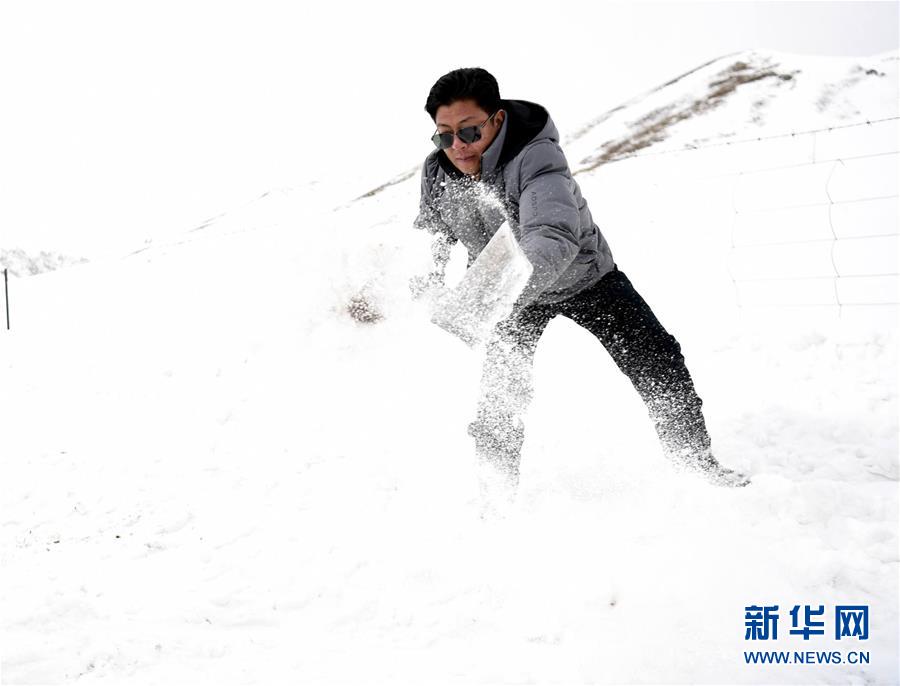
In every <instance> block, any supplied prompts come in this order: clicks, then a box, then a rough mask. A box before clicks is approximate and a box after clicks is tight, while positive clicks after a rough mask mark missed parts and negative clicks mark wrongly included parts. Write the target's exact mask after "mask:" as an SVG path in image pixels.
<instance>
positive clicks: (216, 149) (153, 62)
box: [0, 0, 900, 256]
mask: <svg viewBox="0 0 900 686" xmlns="http://www.w3.org/2000/svg"><path fill="white" fill-rule="evenodd" d="M898 21H900V19H898V3H897V2H834V3H823V2H712V3H709V2H707V3H682V2H666V3H649V2H647V3H643V2H629V3H599V2H567V1H565V0H556V1H554V2H552V3H548V2H545V1H544V2H528V1H524V2H523V1H519V2H498V1H497V0H477V1H475V2H471V3H458V2H454V3H428V4H427V6H426V3H421V2H419V3H399V2H396V3H388V2H380V3H369V4H363V3H359V4H357V3H348V2H340V1H333V2H327V3H315V4H307V3H299V2H291V3H288V2H267V1H264V0H255V1H253V2H243V3H236V2H191V1H189V0H182V1H179V2H123V1H121V0H118V1H116V2H78V3H71V2H58V3H47V2H27V1H24V0H23V1H21V2H13V1H11V0H5V1H4V2H3V4H2V6H0V92H2V93H3V102H4V104H3V107H2V108H0V248H10V247H15V246H21V247H24V248H26V249H28V250H40V249H51V250H62V251H65V252H68V253H71V254H80V255H88V256H90V255H92V254H95V253H96V252H97V248H98V246H102V245H106V244H110V243H113V242H115V243H116V244H128V243H140V242H141V241H142V240H143V239H144V238H145V237H149V236H153V235H157V234H158V233H159V232H160V231H162V232H164V233H168V232H171V231H172V230H175V229H187V228H190V227H191V226H193V225H195V224H197V223H199V221H201V220H203V219H205V218H206V217H209V216H211V215H214V214H217V213H219V212H221V211H223V210H226V209H228V208H230V207H234V206H236V205H239V204H242V203H243V202H245V201H249V200H251V199H252V198H254V197H255V196H257V195H259V194H260V193H261V192H263V191H265V190H267V189H269V188H273V187H282V186H291V185H295V184H297V183H299V182H301V181H303V180H304V179H310V178H321V177H324V176H330V175H331V176H333V175H334V174H335V173H339V172H338V171H336V170H340V169H345V168H346V167H347V166H348V165H360V164H362V165H365V166H366V167H367V168H369V169H373V170H375V171H376V172H377V174H381V173H382V172H383V174H384V176H385V177H390V176H393V175H394V174H396V173H398V172H400V171H403V170H404V169H405V168H408V167H410V166H412V165H414V164H417V163H419V162H420V161H421V158H422V157H423V156H424V155H425V154H426V153H427V152H428V151H429V149H430V143H429V142H428V137H429V136H430V135H431V133H432V129H433V126H432V124H431V121H430V120H429V118H428V116H427V115H426V114H425V113H424V110H423V106H424V102H425V97H426V95H427V93H428V90H429V88H430V87H431V84H432V83H433V82H434V81H435V80H436V79H437V77H439V76H440V75H441V74H443V73H445V72H447V71H449V70H450V69H453V68H456V67H460V66H483V67H485V68H487V69H489V70H490V71H492V72H493V73H494V74H495V75H496V76H497V78H498V80H499V82H500V86H501V94H502V95H503V96H504V97H511V98H524V99H529V100H535V101H538V102H541V103H542V104H544V105H546V106H547V107H548V109H549V110H550V112H551V114H552V115H553V117H554V119H555V120H556V122H557V125H558V126H559V128H560V129H561V130H562V131H563V132H565V131H567V130H569V129H572V128H574V127H576V126H577V125H578V124H579V123H581V122H582V121H584V120H586V119H590V118H592V117H594V116H596V115H598V114H600V113H601V112H603V111H605V110H606V109H609V108H611V107H614V106H616V105H617V104H619V103H621V102H622V101H623V100H625V99H627V98H629V97H631V96H633V95H635V94H637V93H640V92H642V91H644V90H647V89H648V88H651V87H654V86H656V85H659V84H660V83H662V82H664V81H666V80H668V79H669V78H671V77H673V76H675V75H677V74H680V73H682V72H684V71H687V70H688V69H692V68H693V67H695V66H697V65H699V64H700V63H702V62H705V61H708V60H710V59H713V58H715V57H718V56H721V55H723V54H726V53H730V52H735V51H739V50H745V49H753V48H770V49H774V50H779V51H784V52H796V53H804V54H822V55H870V54H874V53H879V52H883V51H885V50H888V49H893V48H897V46H898Z"/></svg>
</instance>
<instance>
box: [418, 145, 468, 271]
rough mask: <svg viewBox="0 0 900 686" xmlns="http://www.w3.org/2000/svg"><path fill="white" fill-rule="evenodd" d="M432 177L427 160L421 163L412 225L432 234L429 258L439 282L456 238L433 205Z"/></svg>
mask: <svg viewBox="0 0 900 686" xmlns="http://www.w3.org/2000/svg"><path fill="white" fill-rule="evenodd" d="M433 185H434V179H433V178H431V175H430V174H429V173H428V160H425V163H424V164H423V165H422V182H421V194H420V196H419V214H418V216H417V217H416V219H415V221H413V227H414V228H416V229H419V230H423V231H427V232H428V233H430V234H431V235H432V236H433V239H432V243H431V258H432V260H434V265H435V271H434V272H432V274H433V275H435V276H437V277H438V278H439V280H440V281H441V282H443V278H444V270H445V269H446V267H447V263H448V262H449V261H450V250H451V248H452V247H453V245H454V244H455V243H456V241H457V240H458V239H457V238H456V236H454V235H453V232H452V231H450V227H448V226H447V225H446V224H445V223H444V221H443V220H442V219H441V217H440V214H438V211H437V210H436V209H435V207H434V197H433Z"/></svg>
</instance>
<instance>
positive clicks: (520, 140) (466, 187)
mask: <svg viewBox="0 0 900 686" xmlns="http://www.w3.org/2000/svg"><path fill="white" fill-rule="evenodd" d="M501 108H502V109H504V110H506V113H507V115H506V117H505V118H504V120H503V124H502V125H501V127H500V131H499V132H498V133H497V136H496V138H495V139H494V140H493V141H492V142H491V144H490V146H489V147H488V148H487V149H486V150H485V151H484V154H483V155H482V158H481V180H480V181H474V180H473V179H472V177H470V176H467V175H465V174H463V173H462V172H460V171H459V170H457V169H456V167H454V166H453V163H452V162H451V161H450V160H449V159H448V158H447V156H446V155H445V154H444V152H443V150H434V151H433V152H431V153H430V154H429V155H428V157H426V158H425V164H424V165H423V167H422V195H421V201H420V206H419V214H418V216H417V217H416V220H415V222H414V226H415V227H416V228H418V229H423V230H425V231H427V232H429V233H431V234H434V235H435V242H434V247H433V257H434V259H435V262H436V264H437V266H438V269H439V272H438V273H439V275H440V278H443V271H444V267H445V266H446V263H447V261H448V259H449V255H450V248H451V247H452V246H453V244H454V243H456V241H462V244H463V245H464V246H465V247H466V249H467V250H468V252H469V264H470V265H471V264H472V262H474V261H475V258H476V257H477V256H478V254H479V253H480V252H481V251H482V249H483V248H484V246H485V245H487V243H488V241H489V240H490V239H491V236H493V235H494V233H495V232H496V231H497V229H499V228H500V225H501V224H502V223H503V221H504V220H508V221H509V225H510V228H511V229H512V232H513V235H514V236H515V237H516V240H517V241H518V242H519V245H520V246H521V248H522V251H523V252H524V253H525V255H526V256H527V257H528V259H529V261H530V262H531V264H532V265H533V267H534V273H533V274H532V277H531V280H530V281H529V283H528V285H527V286H526V288H525V291H524V292H523V294H522V296H521V297H520V298H519V301H518V303H517V304H518V306H519V307H523V306H525V305H528V304H531V303H535V304H539V305H545V304H550V303H557V302H562V301H564V300H567V299H569V298H571V297H572V296H574V295H576V294H577V293H580V292H581V291H582V290H585V289H587V288H590V287H591V286H593V285H594V284H595V283H597V281H599V280H600V278H601V277H602V276H603V275H604V274H606V273H607V272H609V271H611V270H612V268H613V264H614V263H613V258H612V253H611V252H610V249H609V245H608V244H607V242H606V240H605V239H604V237H603V234H601V233H600V229H599V228H597V225H596V224H595V223H594V221H593V219H592V218H591V212H590V210H589V209H588V206H587V202H586V201H585V199H584V198H583V197H582V196H581V190H580V189H579V187H578V184H577V183H576V182H575V180H574V179H573V178H572V174H571V173H570V171H569V165H568V163H567V161H566V157H565V155H564V154H563V151H562V148H560V146H559V133H558V131H557V130H556V126H555V125H554V123H553V120H552V119H551V118H550V115H549V114H548V113H547V110H545V109H544V108H543V107H541V106H540V105H537V104H535V103H531V102H526V101H524V100H503V101H501Z"/></svg>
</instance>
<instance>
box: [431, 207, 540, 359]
mask: <svg viewBox="0 0 900 686" xmlns="http://www.w3.org/2000/svg"><path fill="white" fill-rule="evenodd" d="M533 270H534V267H532V265H531V262H529V261H528V258H527V257H526V256H525V253H524V252H522V249H521V248H520V247H519V244H518V242H517V241H516V238H515V236H514V235H513V233H512V230H511V229H510V228H509V224H508V223H507V222H503V225H502V226H501V227H500V228H499V229H497V233H495V234H494V235H493V237H491V240H490V241H489V242H488V244H487V245H486V246H485V248H484V250H482V251H481V253H480V254H479V255H478V259H476V260H475V262H474V263H473V264H472V266H470V267H469V268H468V269H467V270H466V274H465V276H464V277H463V278H462V280H461V281H460V282H459V283H458V284H457V285H456V286H455V287H454V288H452V289H450V290H449V291H447V292H445V293H444V294H443V295H442V296H441V297H440V298H438V300H437V302H436V303H435V307H434V310H433V312H432V316H431V321H432V323H434V324H437V325H438V326H440V327H441V328H442V329H444V330H445V331H448V332H450V333H452V334H453V335H454V336H457V337H459V338H460V339H462V340H463V341H464V342H465V343H467V344H468V345H470V346H472V347H476V346H478V345H480V344H482V343H484V342H485V341H486V340H487V339H488V337H489V336H490V334H491V331H492V330H493V328H494V326H495V325H496V324H497V322H499V321H501V320H502V319H504V318H505V317H507V316H509V314H510V313H511V312H512V309H513V305H515V302H516V299H517V298H518V297H519V296H520V295H521V294H522V291H523V290H524V289H525V286H526V284H527V283H528V279H529V278H530V277H531V273H532V271H533Z"/></svg>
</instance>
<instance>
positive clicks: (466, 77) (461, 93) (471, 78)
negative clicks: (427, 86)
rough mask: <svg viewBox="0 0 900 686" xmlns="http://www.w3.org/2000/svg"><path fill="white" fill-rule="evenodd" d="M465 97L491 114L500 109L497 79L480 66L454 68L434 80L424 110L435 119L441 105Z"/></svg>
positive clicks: (464, 98)
mask: <svg viewBox="0 0 900 686" xmlns="http://www.w3.org/2000/svg"><path fill="white" fill-rule="evenodd" d="M467 99H472V100H474V101H475V102H476V103H478V106H479V107H480V108H481V109H483V110H484V111H485V112H487V113H488V114H493V113H494V112H496V111H497V110H498V109H500V87H499V86H498V85H497V79H495V78H494V77H493V76H492V75H491V73H490V72H488V71H487V70H485V69H482V68H481V67H469V68H465V69H454V70H453V71H451V72H449V73H447V74H444V75H443V76H442V77H441V78H439V79H438V80H437V81H435V82H434V85H433V86H432V87H431V91H430V92H429V93H428V99H427V100H426V101H425V111H426V112H428V114H429V115H430V116H431V119H432V120H435V119H436V118H437V111H438V107H440V106H441V105H449V104H450V103H452V102H455V101H457V100H467Z"/></svg>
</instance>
